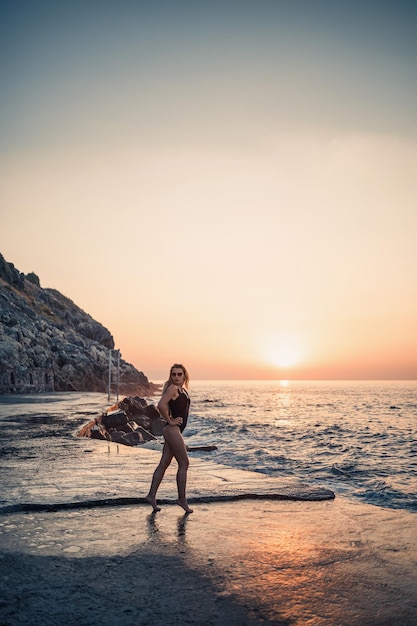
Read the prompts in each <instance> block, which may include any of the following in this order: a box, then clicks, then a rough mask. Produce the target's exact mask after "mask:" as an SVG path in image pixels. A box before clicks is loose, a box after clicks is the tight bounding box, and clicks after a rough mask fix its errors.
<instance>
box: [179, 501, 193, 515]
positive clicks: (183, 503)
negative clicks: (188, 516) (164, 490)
mask: <svg viewBox="0 0 417 626" xmlns="http://www.w3.org/2000/svg"><path fill="white" fill-rule="evenodd" d="M177 504H179V506H180V507H182V508H183V509H184V511H185V512H186V513H192V512H193V509H190V507H189V506H188V502H187V500H177Z"/></svg>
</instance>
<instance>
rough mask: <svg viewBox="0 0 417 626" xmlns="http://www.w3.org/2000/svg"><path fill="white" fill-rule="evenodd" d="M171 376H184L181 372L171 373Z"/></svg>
mask: <svg viewBox="0 0 417 626" xmlns="http://www.w3.org/2000/svg"><path fill="white" fill-rule="evenodd" d="M171 376H184V373H183V372H172V374H171Z"/></svg>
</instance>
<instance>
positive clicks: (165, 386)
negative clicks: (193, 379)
mask: <svg viewBox="0 0 417 626" xmlns="http://www.w3.org/2000/svg"><path fill="white" fill-rule="evenodd" d="M174 368H180V369H182V371H183V373H184V383H183V384H184V387H185V388H186V389H188V384H189V382H190V377H189V375H188V372H187V370H186V368H185V366H184V365H182V363H174V365H171V369H170V370H169V379H168V380H167V381H166V382H165V383H164V386H163V389H162V393H165V392H166V390H167V389H168V387H169V386H170V385H173V384H174V381H173V380H172V370H173V369H174Z"/></svg>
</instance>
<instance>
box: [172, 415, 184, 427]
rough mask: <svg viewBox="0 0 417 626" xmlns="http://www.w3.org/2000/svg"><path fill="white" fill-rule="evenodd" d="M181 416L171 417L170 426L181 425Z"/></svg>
mask: <svg viewBox="0 0 417 626" xmlns="http://www.w3.org/2000/svg"><path fill="white" fill-rule="evenodd" d="M181 424H182V417H171V426H181Z"/></svg>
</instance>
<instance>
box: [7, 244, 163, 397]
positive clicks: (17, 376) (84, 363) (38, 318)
mask: <svg viewBox="0 0 417 626" xmlns="http://www.w3.org/2000/svg"><path fill="white" fill-rule="evenodd" d="M113 349H114V340H113V336H112V335H111V333H110V331H109V330H107V328H105V327H104V326H102V324H100V323H99V322H96V321H95V320H94V319H93V318H92V317H91V316H90V315H88V313H85V312H84V311H83V310H82V309H80V308H79V307H78V306H77V305H76V304H74V302H72V300H70V299H69V298H67V297H66V296H64V295H62V294H61V293H60V292H59V291H57V290H56V289H44V288H42V287H41V284H40V281H39V278H38V277H37V275H36V274H34V273H33V272H31V273H30V274H27V275H26V276H25V275H24V274H23V273H21V272H19V271H18V270H17V269H16V268H15V267H14V265H13V264H12V263H8V262H7V261H6V260H5V259H4V257H3V256H2V255H1V254H0V393H30V392H45V391H98V392H107V391H108V389H107V385H108V367H109V350H113ZM157 391H159V385H154V384H153V383H151V382H149V380H148V378H147V377H146V376H145V375H144V374H143V372H140V371H138V370H137V369H136V368H135V367H134V366H133V365H131V364H130V363H127V362H126V361H124V360H123V359H120V381H119V392H120V393H123V394H127V395H134V394H140V395H151V394H153V393H156V392H157Z"/></svg>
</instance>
